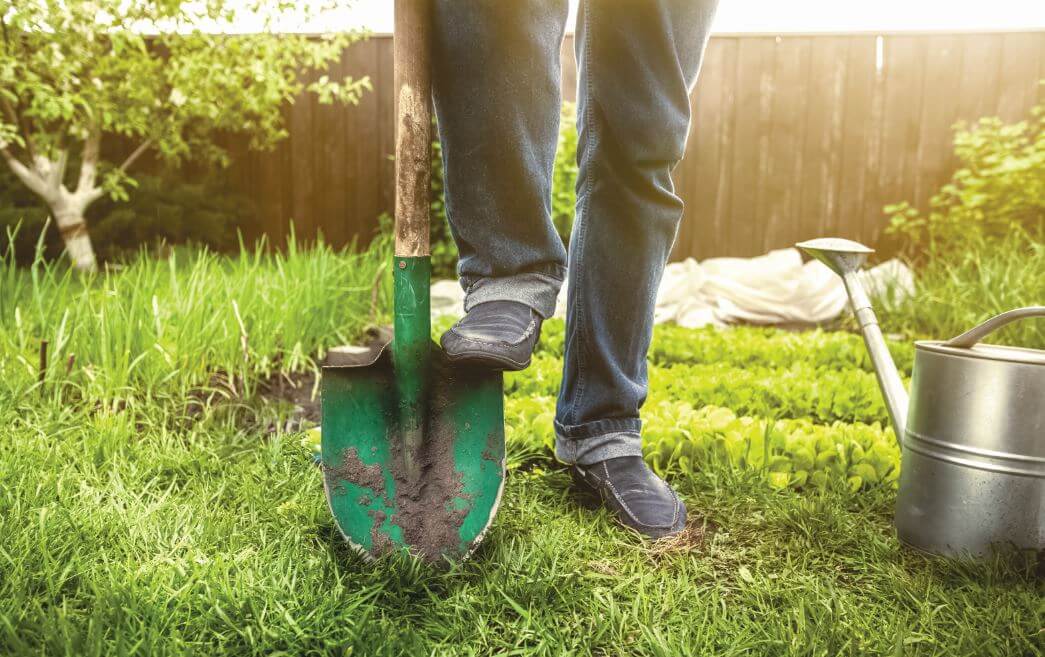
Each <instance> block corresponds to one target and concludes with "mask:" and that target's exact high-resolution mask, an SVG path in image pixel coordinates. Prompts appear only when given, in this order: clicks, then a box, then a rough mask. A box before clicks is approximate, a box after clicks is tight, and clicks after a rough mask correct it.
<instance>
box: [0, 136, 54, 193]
mask: <svg viewBox="0 0 1045 657" xmlns="http://www.w3.org/2000/svg"><path fill="white" fill-rule="evenodd" d="M0 154H3V156H4V160H6V161H7V166H8V168H10V169H11V171H12V172H13V173H14V174H15V176H17V177H18V179H19V180H21V181H22V183H23V184H24V185H25V186H26V187H28V188H29V189H31V190H32V191H33V192H35V193H36V194H37V195H39V196H40V197H41V198H43V199H45V200H47V199H48V191H49V190H48V188H47V181H46V180H44V179H43V177H42V176H40V174H39V173H37V172H36V171H34V170H32V169H30V168H29V167H27V166H26V165H25V164H23V163H22V161H21V160H19V159H18V158H17V157H15V156H14V154H13V153H11V151H10V150H9V149H7V148H6V147H4V148H0Z"/></svg>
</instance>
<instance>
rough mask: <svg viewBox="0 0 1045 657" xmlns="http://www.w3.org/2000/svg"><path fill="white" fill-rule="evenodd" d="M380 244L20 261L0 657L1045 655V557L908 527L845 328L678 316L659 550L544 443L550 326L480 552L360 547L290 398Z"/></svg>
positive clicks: (9, 339)
mask: <svg viewBox="0 0 1045 657" xmlns="http://www.w3.org/2000/svg"><path fill="white" fill-rule="evenodd" d="M380 248H382V247H381V245H379V246H378V248H376V249H375V250H374V251H371V252H367V253H361V254H356V255H345V254H337V253H333V252H331V251H330V250H329V249H325V248H317V249H311V250H302V249H298V248H294V247H293V246H292V248H291V249H290V251H289V252H288V253H287V254H286V255H282V256H268V255H263V254H261V253H260V252H251V253H241V254H240V255H239V256H238V257H231V258H224V257H218V256H212V255H201V254H198V253H190V252H182V251H178V252H176V254H175V256H174V257H173V258H172V259H169V260H165V261H158V260H154V259H150V258H146V257H142V258H139V259H137V260H136V261H134V262H132V263H131V264H129V265H128V266H127V267H125V268H124V269H122V270H121V271H119V272H115V273H109V274H103V275H101V276H99V277H97V278H95V279H93V280H91V281H87V282H85V281H82V280H80V279H79V278H78V277H76V276H74V275H71V274H69V273H68V271H67V270H65V269H63V268H61V267H59V266H52V265H47V264H43V263H38V264H37V265H36V266H35V267H34V268H32V269H16V268H15V267H14V266H13V265H12V264H11V263H10V262H7V263H5V264H3V265H0V654H3V655H39V654H49V655H50V654H54V655H58V654H62V655H124V654H141V655H248V654H251V655H253V654H259V655H260V654H265V655H272V654H287V655H310V654H312V655H320V654H323V655H326V654H337V655H348V654H354V655H401V654H408V655H415V654H417V655H422V654H440V655H441V654H445V655H472V654H475V655H485V654H519V655H560V654H578V655H633V654H642V655H688V654H693V655H836V654H842V655H863V654H874V655H947V656H948V657H950V656H957V655H999V656H1002V655H1004V656H1012V655H1026V656H1029V655H1039V654H1042V651H1043V648H1045V602H1043V601H1045V582H1043V579H1042V574H1043V573H1042V570H1041V566H1040V564H1039V563H1037V562H1034V561H1033V559H1029V560H1026V561H1021V562H1013V561H1002V560H994V561H990V562H986V563H960V562H954V561H946V560H941V559H935V558H930V557H926V556H923V555H920V554H918V553H916V552H913V551H911V550H909V549H905V548H903V547H901V546H900V545H899V544H898V543H897V541H896V538H895V534H894V532H893V530H892V527H891V512H892V506H893V503H894V501H895V487H894V486H895V483H894V482H895V475H896V462H897V452H896V449H895V447H894V446H893V444H892V434H891V431H890V430H888V429H884V428H883V427H884V426H885V424H886V419H887V418H886V414H885V411H884V408H883V406H882V404H881V402H880V400H879V398H878V396H877V389H876V388H875V384H874V376H873V374H872V372H871V370H870V368H869V363H868V361H867V359H866V356H865V355H864V353H863V350H862V346H861V343H860V339H859V338H858V337H857V336H855V335H852V334H849V333H845V332H811V333H787V332H782V331H775V330H771V329H754V328H743V329H736V330H729V331H716V330H685V329H680V328H678V327H672V326H665V327H660V328H658V331H657V334H656V337H655V344H654V348H653V350H652V353H651V379H652V381H653V385H654V390H653V393H652V395H651V399H650V401H649V403H648V408H647V410H648V413H647V450H648V453H647V457H648V458H649V460H650V461H651V462H652V463H654V465H655V466H656V467H657V468H658V469H660V470H661V471H662V472H664V473H666V474H667V475H668V476H669V478H670V479H671V481H672V483H673V484H674V485H675V486H676V487H677V488H678V489H679V490H680V492H681V494H682V495H683V497H684V498H685V500H686V502H687V504H688V506H689V508H690V509H691V515H692V517H693V522H692V523H691V526H690V527H689V528H688V530H687V532H686V533H685V534H684V535H683V536H682V537H681V538H678V539H675V540H672V541H668V542H666V543H653V544H651V543H648V542H645V541H643V540H641V539H639V538H637V537H635V536H633V535H630V534H627V533H625V532H624V531H621V530H619V529H617V528H616V527H615V526H614V525H613V524H612V523H611V522H610V520H609V519H608V518H607V517H606V515H605V514H604V513H602V512H600V511H595V510H592V509H591V508H590V504H589V501H587V500H584V499H581V498H577V497H576V496H575V495H574V494H573V493H572V492H571V491H570V489H569V485H568V481H569V478H568V476H567V475H566V473H565V472H564V471H563V470H562V469H561V468H559V467H558V466H556V464H555V463H554V461H553V459H552V458H551V456H550V453H549V451H548V448H547V443H548V440H549V439H550V428H551V427H550V421H549V420H550V413H551V411H552V404H553V401H552V396H553V395H554V392H555V388H556V385H557V377H558V367H559V363H560V362H561V334H562V326H561V324H559V323H554V322H553V323H550V324H549V325H548V328H547V332H546V336H545V340H544V343H543V345H542V347H541V352H540V353H539V354H538V356H537V358H536V361H535V363H534V366H533V368H532V370H530V371H529V372H527V373H525V374H523V375H511V376H509V377H508V379H507V389H508V394H509V397H508V404H507V408H508V431H507V433H508V439H509V445H508V447H509V467H510V472H509V477H508V483H507V487H506V491H505V499H504V503H503V505H502V509H501V512H500V514H499V515H498V517H497V520H496V522H495V524H494V526H493V528H492V530H491V532H490V534H489V535H488V538H487V539H486V541H485V543H484V544H483V546H482V547H481V549H480V550H479V552H478V553H477V554H476V555H475V556H474V557H473V559H472V560H470V561H469V562H467V563H465V564H462V565H459V566H456V567H454V568H451V569H449V570H437V569H432V568H429V567H425V566H421V565H418V564H416V563H412V562H409V561H407V560H405V559H401V558H392V559H389V560H386V561H384V562H381V563H378V564H366V563H363V562H362V561H360V559H359V558H358V557H356V556H354V555H353V554H352V553H351V551H350V550H348V549H347V548H346V546H345V544H344V543H343V542H342V541H341V539H340V538H339V536H338V533H337V531H336V529H335V527H334V526H333V523H332V520H331V518H330V516H329V514H328V512H327V509H326V505H325V502H324V499H323V493H322V484H321V476H320V472H319V471H318V470H317V469H316V468H315V467H314V466H313V465H312V446H311V445H310V444H309V438H308V434H307V433H306V432H304V431H303V428H304V426H303V425H302V421H301V419H300V417H299V416H300V412H299V411H298V409H296V408H295V404H294V402H292V401H287V397H288V395H285V394H283V395H281V394H279V393H278V392H274V391H278V390H280V389H281V388H282V389H285V388H287V387H288V386H290V385H291V383H290V382H292V381H299V380H305V381H307V380H308V379H302V378H300V375H301V374H302V373H306V372H308V371H309V370H311V369H313V368H314V366H315V360H316V358H317V357H318V355H319V354H321V353H322V352H323V350H324V349H326V348H328V347H330V346H332V345H334V344H337V343H339V342H342V341H345V340H351V339H353V338H357V337H358V336H359V335H360V334H361V332H362V330H363V329H364V328H365V326H366V325H367V324H368V323H369V322H371V321H378V322H380V321H382V320H384V319H386V318H387V308H388V288H387V281H385V280H384V278H383V276H382V270H381V266H382V264H383V262H384V259H383V258H382V257H381V256H379V255H374V254H375V253H377V252H379V251H380ZM41 339H46V340H48V341H49V348H48V351H49V357H48V367H47V369H46V372H45V375H44V376H43V377H42V378H41V377H40V372H39V353H40V340H41ZM893 346H894V349H895V353H896V355H897V358H898V362H899V363H900V366H901V370H902V371H903V372H904V373H905V374H907V375H909V373H910V372H909V368H910V363H911V349H910V347H909V346H905V345H903V344H896V343H894V345H893ZM280 381H283V385H282V386H280V385H278V382H280ZM307 392H308V391H300V390H299V391H297V392H296V393H295V395H296V398H297V399H298V400H299V401H300V399H301V398H302V395H304V396H305V397H307Z"/></svg>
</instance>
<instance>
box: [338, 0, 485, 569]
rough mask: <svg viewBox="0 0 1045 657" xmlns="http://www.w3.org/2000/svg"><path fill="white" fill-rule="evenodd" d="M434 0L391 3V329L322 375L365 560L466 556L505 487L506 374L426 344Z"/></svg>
mask: <svg viewBox="0 0 1045 657" xmlns="http://www.w3.org/2000/svg"><path fill="white" fill-rule="evenodd" d="M430 20H431V18H430V1H429V0H396V3H395V41H394V52H395V55H394V56H395V88H396V114H397V132H396V167H395V168H396V208H395V233H396V241H395V257H394V259H393V261H392V272H393V278H394V311H395V321H394V333H393V336H394V337H393V338H392V340H391V342H390V343H389V342H386V343H385V344H379V345H377V346H376V347H375V348H373V349H372V350H371V352H370V353H369V355H368V356H367V357H365V358H362V359H361V362H359V361H357V362H356V363H353V364H350V365H344V364H337V363H336V362H335V363H333V364H328V365H327V366H326V367H324V368H323V378H322V388H321V394H322V400H323V408H322V415H323V419H322V441H321V442H322V461H323V472H324V477H323V479H324V488H325V490H326V496H327V502H328V504H329V505H330V511H331V513H332V514H333V515H334V520H335V522H336V523H337V526H338V529H339V530H340V531H341V533H342V534H343V535H344V536H345V538H346V539H347V540H348V541H349V542H350V543H351V544H352V546H353V547H354V548H355V549H356V550H358V551H359V552H361V553H362V554H364V555H368V556H371V557H376V556H381V555H385V554H389V553H392V552H397V551H399V552H402V551H405V552H408V553H410V554H412V555H414V556H415V557H418V558H420V559H423V560H425V561H429V562H445V561H454V560H461V559H464V558H466V557H468V555H469V554H471V553H472V551H473V550H475V548H476V547H477V545H478V544H479V542H480V541H481V540H482V538H483V535H484V533H485V532H486V530H487V528H488V527H489V526H490V523H491V522H492V521H493V517H494V515H495V514H496V512H497V506H498V504H499V503H500V499H501V493H502V491H503V489H504V453H505V450H504V400H503V388H502V377H501V373H500V372H492V371H488V370H476V369H473V368H468V367H462V366H459V365H452V364H450V363H449V362H447V360H446V358H445V355H444V354H443V352H442V350H441V349H440V348H439V347H438V345H435V344H434V343H433V342H432V340H431V316H430V312H429V288H430V279H431V258H430V253H431V251H430V247H429V234H428V228H429V226H428V223H429V216H428V214H429V200H428V192H429V189H430V186H429V173H430V172H429V167H430V163H431V159H430V129H431V117H430V109H429V108H430V105H429V91H430V86H431V75H430V72H429V67H428V54H429V43H430V42H429V32H430Z"/></svg>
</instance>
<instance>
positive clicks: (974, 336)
mask: <svg viewBox="0 0 1045 657" xmlns="http://www.w3.org/2000/svg"><path fill="white" fill-rule="evenodd" d="M1027 317H1045V306H1027V307H1026V308H1017V309H1015V310H1010V311H1008V312H1004V313H1002V314H1000V315H995V316H994V317H991V318H990V319H988V320H987V321H986V322H984V323H982V324H980V325H979V326H977V327H975V328H971V329H969V330H968V331H966V332H965V333H962V334H961V335H959V336H958V337H956V338H951V339H950V340H948V341H947V342H944V343H943V346H945V347H959V348H962V349H968V348H969V347H972V346H973V345H975V344H976V343H977V342H979V341H980V340H982V339H984V338H985V337H987V336H988V335H990V334H991V333H994V332H995V331H997V330H998V329H1000V328H1001V327H1003V326H1005V325H1006V324H1011V323H1012V322H1015V321H1016V320H1019V319H1025V318H1027Z"/></svg>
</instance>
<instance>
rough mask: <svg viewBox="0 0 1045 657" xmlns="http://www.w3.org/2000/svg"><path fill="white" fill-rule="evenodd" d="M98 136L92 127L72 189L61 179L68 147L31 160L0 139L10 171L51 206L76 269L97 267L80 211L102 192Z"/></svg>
mask: <svg viewBox="0 0 1045 657" xmlns="http://www.w3.org/2000/svg"><path fill="white" fill-rule="evenodd" d="M101 138H102V137H101V132H100V131H96V132H92V133H91V134H90V135H88V137H87V139H86V140H85V141H84V146H83V155H82V161H81V163H80V177H79V182H78V184H77V186H76V191H70V190H69V189H68V188H66V186H65V184H64V183H63V180H64V179H65V169H66V165H67V164H68V162H69V151H68V150H66V149H62V150H61V151H60V152H59V153H58V156H57V157H56V158H52V157H45V156H43V155H40V154H32V153H30V155H31V161H30V162H29V163H25V162H23V161H22V160H20V159H19V158H18V157H16V156H15V155H14V154H13V153H12V152H11V151H10V150H9V149H8V148H7V145H6V144H4V143H0V155H2V156H3V159H4V160H6V161H7V164H8V166H9V167H10V169H11V171H12V172H13V173H14V174H15V176H16V177H18V179H19V180H21V181H22V182H23V183H25V185H26V187H28V188H29V189H31V190H32V191H33V192H35V193H36V194H37V195H38V196H39V197H40V198H41V199H43V201H44V202H45V203H47V207H49V208H50V209H51V215H52V216H53V217H54V220H55V223H56V224H58V231H59V232H60V233H61V234H62V241H63V242H64V243H65V251H66V253H68V254H69V259H70V260H72V263H73V267H75V268H76V269H78V270H79V271H87V272H91V271H96V270H97V269H98V261H97V260H96V259H95V257H94V246H93V245H92V244H91V237H90V236H89V235H88V234H87V222H85V221H84V218H83V215H84V211H85V210H86V209H87V206H88V205H90V204H91V203H93V202H94V201H96V200H98V199H99V198H101V197H102V195H103V192H102V190H101V189H100V188H98V187H96V186H95V181H96V179H97V176H98V157H99V153H100V152H101V151H100V147H101ZM147 144H148V142H146V144H143V145H142V146H140V147H139V148H138V150H137V151H135V155H134V157H137V155H138V154H140V153H141V151H142V150H143V149H144V148H145V147H146V145H147ZM133 161H134V160H133V158H128V159H127V162H125V163H124V167H126V166H127V165H129V164H130V163H131V162H133ZM124 167H121V168H124Z"/></svg>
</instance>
